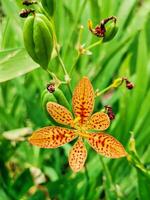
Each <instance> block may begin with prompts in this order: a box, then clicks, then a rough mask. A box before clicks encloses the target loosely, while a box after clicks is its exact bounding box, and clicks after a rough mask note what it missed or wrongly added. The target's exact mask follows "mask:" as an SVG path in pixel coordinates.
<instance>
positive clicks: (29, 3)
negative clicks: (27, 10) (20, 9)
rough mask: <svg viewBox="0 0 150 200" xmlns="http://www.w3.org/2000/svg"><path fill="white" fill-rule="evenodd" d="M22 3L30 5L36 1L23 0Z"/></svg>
mask: <svg viewBox="0 0 150 200" xmlns="http://www.w3.org/2000/svg"><path fill="white" fill-rule="evenodd" d="M22 4H23V5H25V6H30V5H32V4H37V2H36V1H29V0H24V1H23V2H22Z"/></svg>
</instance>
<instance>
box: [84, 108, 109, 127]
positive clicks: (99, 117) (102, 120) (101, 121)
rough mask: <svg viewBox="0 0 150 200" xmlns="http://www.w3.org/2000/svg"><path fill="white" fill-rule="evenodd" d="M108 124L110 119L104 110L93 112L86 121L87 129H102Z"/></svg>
mask: <svg viewBox="0 0 150 200" xmlns="http://www.w3.org/2000/svg"><path fill="white" fill-rule="evenodd" d="M109 126H110V119H109V117H108V115H107V114H106V113H104V112H97V113H95V114H93V115H92V116H91V118H90V120H89V121H88V123H87V129H93V130H99V131H104V130H106V129H107V128H108V127H109Z"/></svg>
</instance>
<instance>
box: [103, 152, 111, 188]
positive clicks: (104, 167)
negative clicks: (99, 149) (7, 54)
mask: <svg viewBox="0 0 150 200" xmlns="http://www.w3.org/2000/svg"><path fill="white" fill-rule="evenodd" d="M100 162H101V164H102V166H103V169H104V172H105V175H106V177H107V179H108V181H109V183H110V184H111V185H113V181H112V177H111V174H110V172H109V169H108V167H107V165H106V164H105V162H104V161H103V158H102V157H101V156H100ZM113 187H114V185H113Z"/></svg>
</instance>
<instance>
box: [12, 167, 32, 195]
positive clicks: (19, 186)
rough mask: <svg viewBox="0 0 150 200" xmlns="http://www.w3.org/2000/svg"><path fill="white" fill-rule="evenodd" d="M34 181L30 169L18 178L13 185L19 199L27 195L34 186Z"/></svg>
mask: <svg viewBox="0 0 150 200" xmlns="http://www.w3.org/2000/svg"><path fill="white" fill-rule="evenodd" d="M33 184H34V183H33V180H32V176H31V173H30V171H29V169H26V170H25V171H23V173H22V174H21V175H20V176H19V177H18V178H17V180H16V181H15V183H14V185H13V189H14V191H15V193H16V196H17V197H18V199H20V198H21V197H22V196H23V195H25V194H26V192H27V191H28V190H29V188H30V187H31V186H32V185H33Z"/></svg>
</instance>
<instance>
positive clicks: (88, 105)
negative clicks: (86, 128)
mask: <svg viewBox="0 0 150 200" xmlns="http://www.w3.org/2000/svg"><path fill="white" fill-rule="evenodd" d="M72 104H73V111H74V113H75V115H76V117H80V120H79V123H80V124H84V123H85V122H87V120H88V118H89V117H90V116H91V113H92V111H93V108H94V90H93V87H92V85H91V83H90V81H89V79H88V78H87V77H83V78H82V79H81V81H80V82H79V84H78V85H77V87H76V88H75V90H74V94H73V98H72Z"/></svg>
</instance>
